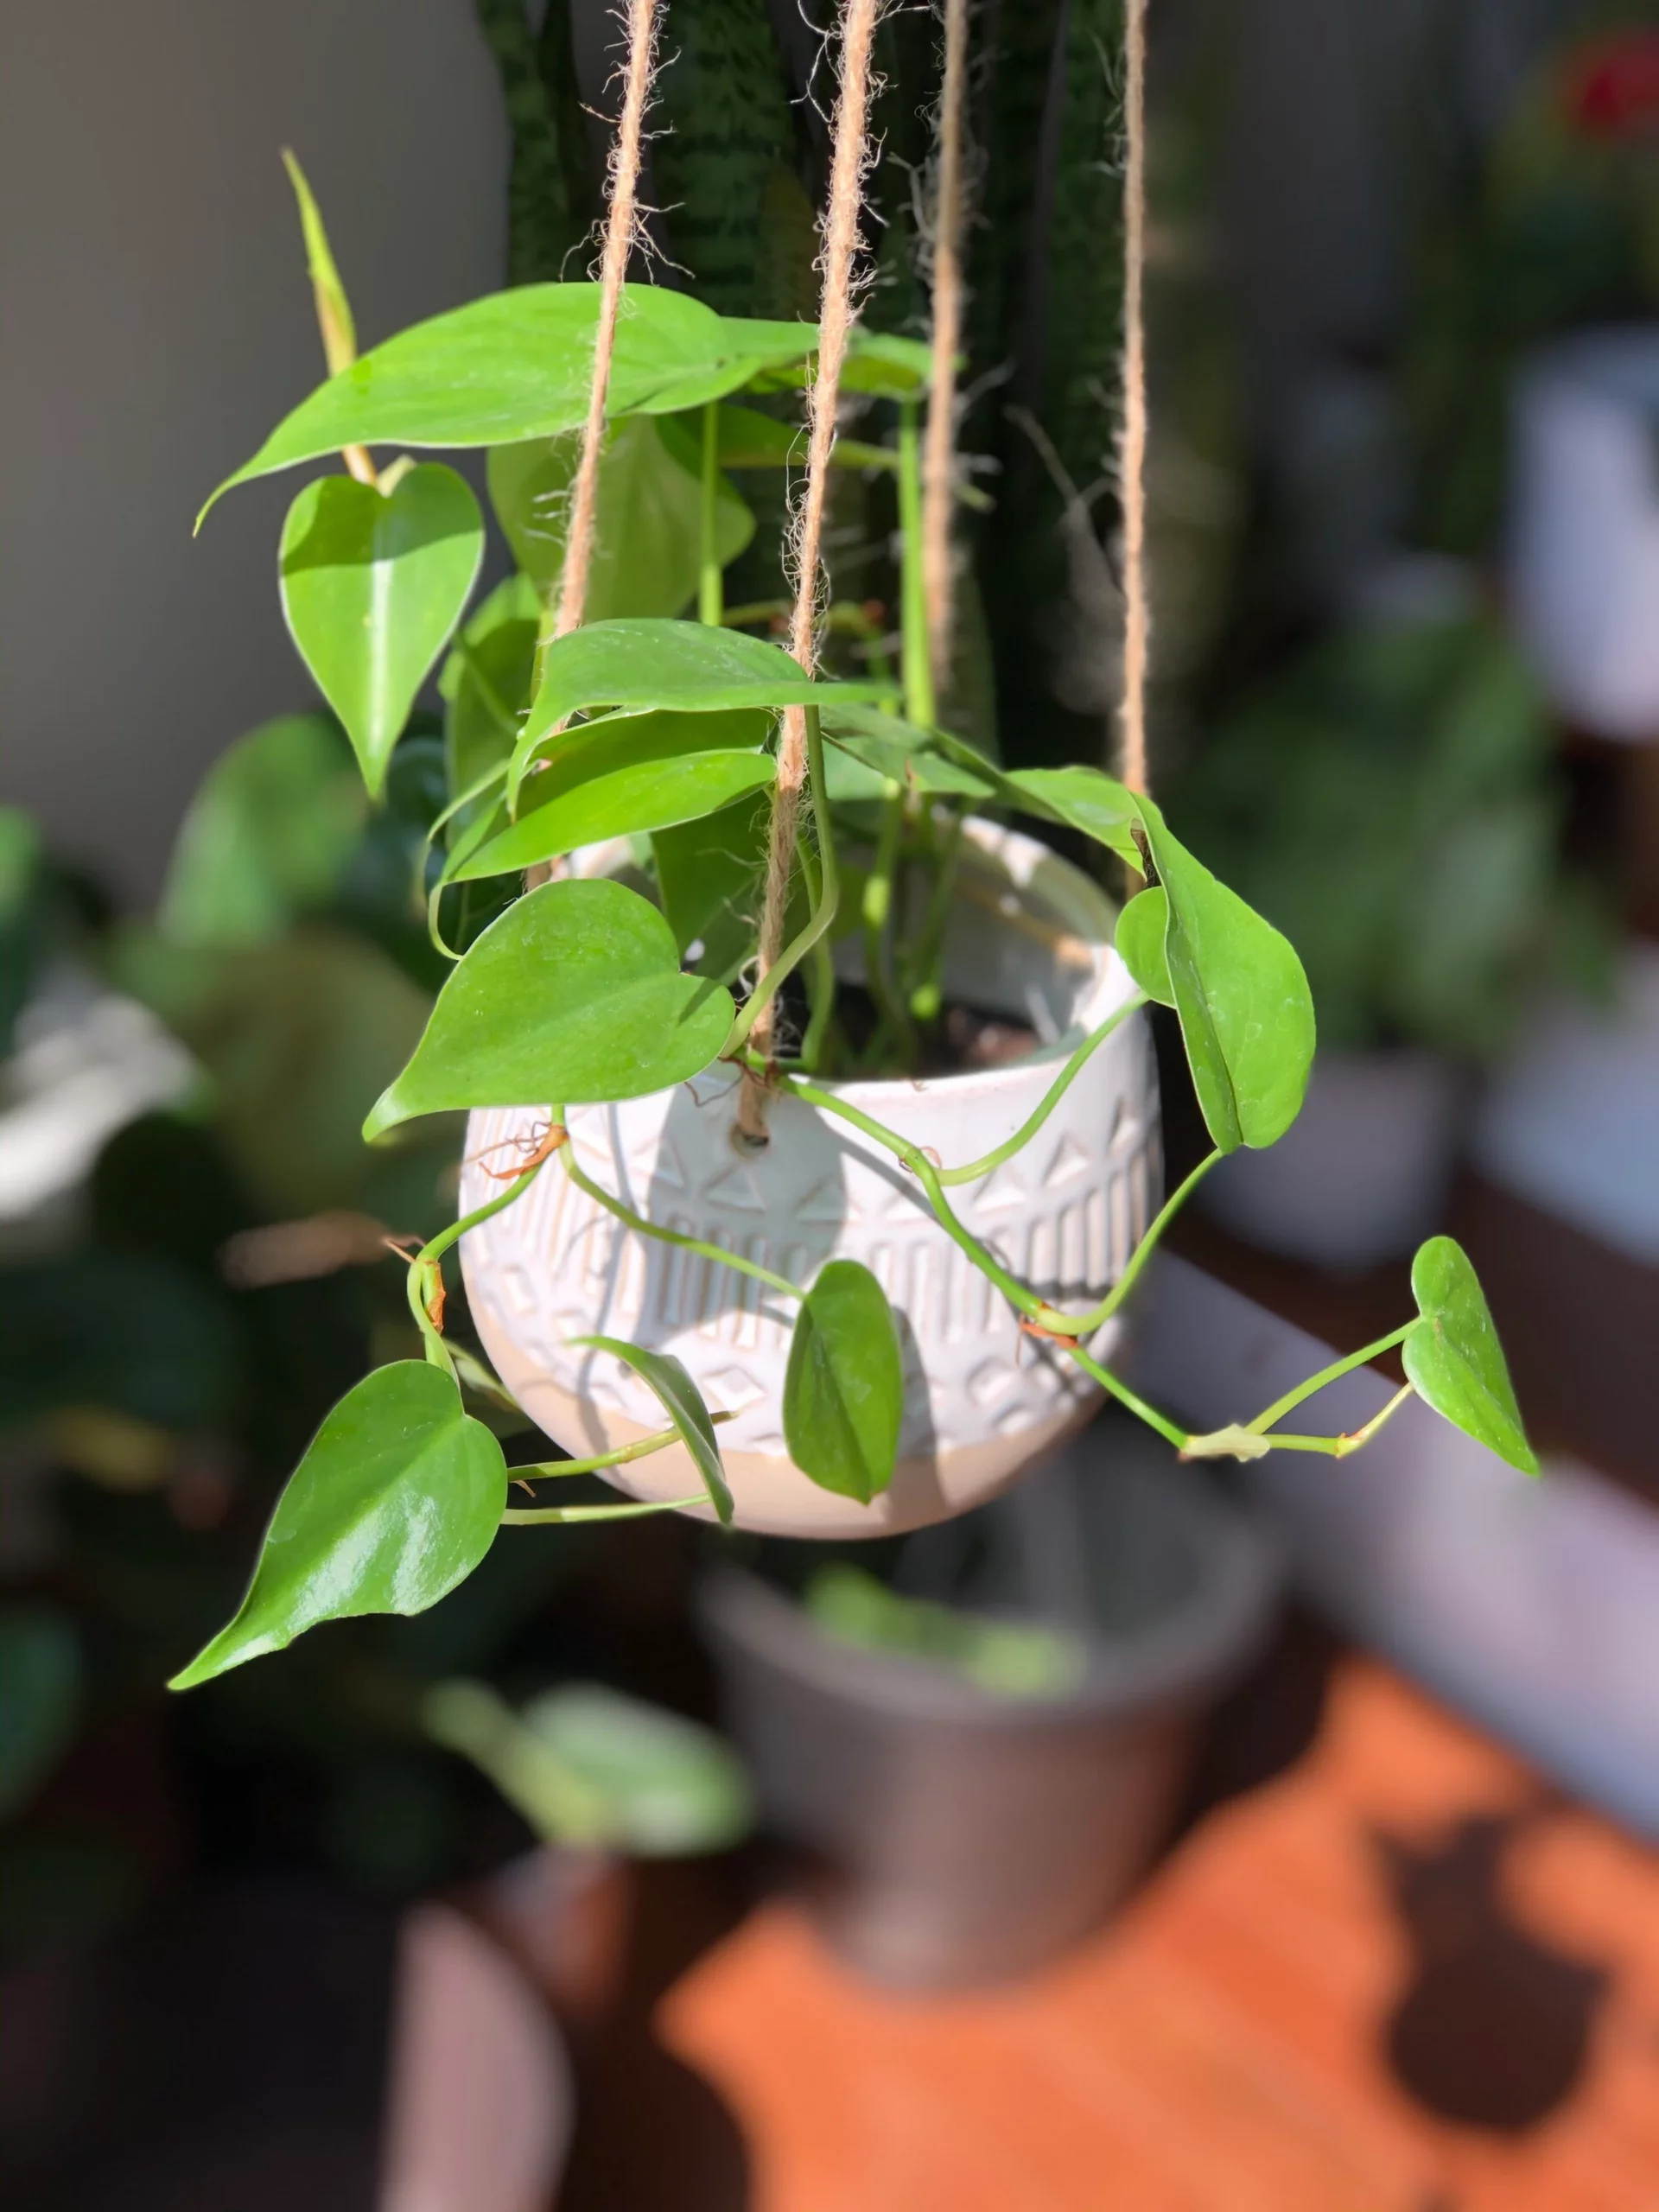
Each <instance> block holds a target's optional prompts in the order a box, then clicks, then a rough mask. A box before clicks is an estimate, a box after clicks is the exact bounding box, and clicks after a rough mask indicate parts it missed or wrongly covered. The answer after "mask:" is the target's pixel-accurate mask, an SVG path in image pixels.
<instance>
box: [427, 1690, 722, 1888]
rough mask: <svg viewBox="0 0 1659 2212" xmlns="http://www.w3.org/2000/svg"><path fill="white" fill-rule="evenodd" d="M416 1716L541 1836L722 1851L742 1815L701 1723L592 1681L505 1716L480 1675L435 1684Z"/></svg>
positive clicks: (640, 1851)
mask: <svg viewBox="0 0 1659 2212" xmlns="http://www.w3.org/2000/svg"><path fill="white" fill-rule="evenodd" d="M421 1719H422V1722H423V1726H424V1727H425V1728H426V1731H427V1732H428V1734H429V1735H430V1736H432V1737H433V1738H435V1740H436V1741H437V1742H438V1743H440V1744H442V1745H445V1746H446V1747H447V1748H448V1750H450V1751H459V1752H460V1753H461V1755H462V1756H463V1757H464V1758H469V1759H471V1760H472V1761H473V1763H474V1765H476V1766H477V1767H479V1768H480V1769H481V1770H482V1771H483V1772H484V1773H485V1774H486V1775H487V1776H488V1777H489V1778H490V1780H491V1781H492V1782H493V1783H494V1784H495V1786H496V1788H497V1789H499V1791H500V1792H501V1794H502V1796H504V1797H505V1798H506V1800H507V1802H509V1803H510V1804H511V1805H512V1806H513V1807H514V1808H515V1809H516V1810H517V1811H518V1812H519V1813H521V1814H523V1815H524V1818H525V1820H527V1821H529V1822H530V1824H531V1827H533V1828H534V1829H535V1830H536V1832H537V1834H538V1835H540V1836H542V1837H543V1839H544V1840H546V1841H548V1842H550V1843H561V1844H564V1845H567V1846H569V1847H575V1848H582V1847H587V1848H588V1849H590V1850H591V1849H594V1848H600V1849H607V1850H613V1851H625V1852H629V1853H633V1854H635V1855H638V1856H648V1855H650V1854H651V1853H663V1854H665V1855H668V1856H671V1857H679V1856H681V1855H683V1854H686V1853H692V1852H698V1851H720V1850H723V1849H724V1848H725V1847H727V1846H728V1844H732V1843H735V1842H736V1841H737V1840H738V1839H739V1838H740V1837H741V1835H742V1834H744V1832H745V1831H746V1829H747V1827H748V1824H749V1821H750V1818H751V1815H752V1810H753V1808H752V1803H751V1799H750V1794H749V1789H748V1784H747V1779H746V1778H745V1776H744V1773H743V1769H742V1767H741V1764H739V1762H738V1760H737V1759H736V1758H735V1757H734V1754H733V1752H732V1751H730V1749H729V1748H728V1746H727V1745H725V1744H724V1743H723V1742H722V1741H721V1738H719V1737H718V1736H716V1735H715V1732H713V1730H712V1729H709V1728H702V1727H699V1726H697V1725H696V1722H695V1721H690V1720H683V1719H680V1718H679V1716H678V1715H677V1714H675V1713H662V1712H659V1711H658V1708H657V1707H654V1706H648V1705H642V1704H640V1703H639V1702H638V1701H637V1700H635V1699H633V1698H629V1697H624V1696H622V1695H621V1694H620V1692H618V1691H615V1690H611V1689H603V1688H600V1687H599V1686H598V1685H597V1684H590V1683H586V1682H570V1683H566V1684H563V1685H562V1686H561V1687H560V1688H558V1689H556V1690H550V1691H548V1692H547V1693H546V1694H544V1695H543V1696H541V1697H538V1698H534V1699H532V1700H531V1702H530V1703H529V1704H528V1705H527V1706H525V1707H524V1710H523V1712H522V1713H514V1712H513V1710H512V1707H510V1706H509V1705H507V1704H506V1702H505V1700H503V1699H502V1698H500V1697H499V1696H498V1695H497V1694H496V1693H495V1692H494V1691H493V1689H491V1688H488V1687H487V1685H486V1684H485V1683H483V1682H468V1681H452V1682H440V1683H438V1684H437V1685H436V1687H435V1688H433V1689H431V1690H429V1692H428V1693H427V1694H426V1696H425V1698H424V1699H423V1700H422V1707H421Z"/></svg>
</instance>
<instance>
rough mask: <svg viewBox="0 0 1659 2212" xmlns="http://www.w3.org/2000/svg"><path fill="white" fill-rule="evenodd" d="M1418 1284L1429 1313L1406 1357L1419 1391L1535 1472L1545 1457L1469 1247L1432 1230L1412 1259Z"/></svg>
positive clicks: (1479, 1439) (1457, 1423)
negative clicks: (1531, 1436)
mask: <svg viewBox="0 0 1659 2212" xmlns="http://www.w3.org/2000/svg"><path fill="white" fill-rule="evenodd" d="M1411 1288H1412V1295H1413V1296H1414V1298H1415V1299H1416V1300H1417V1310H1418V1312H1419V1313H1420V1314H1421V1316H1422V1319H1421V1320H1420V1321H1419V1322H1418V1324H1417V1325H1416V1327H1415V1328H1414V1329H1413V1331H1412V1332H1411V1334H1410V1335H1409V1336H1408V1338H1406V1340H1405V1343H1404V1344H1402V1347H1401V1352H1400V1357H1401V1359H1402V1363H1403V1364H1404V1366H1405V1370H1406V1376H1407V1378H1408V1381H1409V1382H1410V1383H1411V1384H1412V1385H1413V1387H1414V1389H1415V1390H1416V1392H1417V1395H1419V1397H1421V1398H1422V1399H1423V1400H1424V1401H1425V1402H1427V1404H1429V1405H1431V1406H1433V1408H1434V1410H1435V1412H1436V1413H1437V1414H1440V1416H1441V1417H1442V1418H1443V1419H1444V1420H1446V1421H1450V1422H1451V1423H1452V1427H1454V1428H1460V1429H1461V1430H1462V1431H1463V1433H1464V1434H1465V1436H1472V1437H1473V1438H1474V1440H1475V1441H1476V1443H1478V1444H1484V1445H1485V1446H1486V1447H1487V1448H1488V1450H1489V1451H1492V1452H1497V1456H1498V1458H1499V1459H1506V1460H1507V1461H1508V1462H1509V1464H1510V1466H1512V1467H1517V1468H1519V1470H1520V1471H1521V1472H1522V1474H1523V1475H1535V1474H1536V1473H1537V1471H1538V1455H1537V1453H1536V1452H1535V1451H1534V1450H1533V1448H1532V1446H1531V1445H1530V1444H1529V1442H1528V1441H1527V1433H1526V1430H1525V1428H1524V1427H1522V1421H1521V1408H1520V1407H1519V1406H1518V1405H1516V1402H1515V1391H1514V1389H1513V1387H1512V1386H1511V1384H1510V1370H1509V1369H1508V1367H1507V1366H1506V1365H1505V1363H1504V1359H1503V1346H1502V1344H1499V1342H1498V1340H1497V1330H1496V1329H1495V1328H1494V1327H1493V1325H1492V1317H1491V1312H1490V1310H1489V1309H1488V1307H1487V1304H1486V1299H1485V1294H1484V1292H1483V1291H1482V1289H1481V1287H1480V1282H1479V1280H1478V1277H1477V1275H1476V1274H1475V1271H1474V1268H1472V1267H1471V1265H1470V1262H1469V1258H1468V1255H1467V1254H1466V1253H1465V1251H1464V1249H1463V1248H1462V1246H1461V1245H1459V1244H1457V1243H1453V1242H1452V1238H1451V1237H1449V1236H1431V1237H1430V1238H1429V1240H1428V1242H1427V1244H1424V1245H1421V1246H1420V1247H1419V1249H1418V1253H1417V1256H1416V1258H1415V1259H1414V1261H1413V1262H1412V1263H1411Z"/></svg>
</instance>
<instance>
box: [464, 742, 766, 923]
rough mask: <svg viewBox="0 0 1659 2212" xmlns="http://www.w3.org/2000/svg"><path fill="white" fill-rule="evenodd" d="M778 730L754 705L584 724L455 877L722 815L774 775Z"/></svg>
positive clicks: (496, 871)
mask: <svg viewBox="0 0 1659 2212" xmlns="http://www.w3.org/2000/svg"><path fill="white" fill-rule="evenodd" d="M771 734H772V724H771V718H770V716H768V715H765V714H763V713H761V712H760V711H758V710H757V709H753V708H740V709H736V710H735V711H734V712H732V713H729V714H724V715H621V716H615V715H607V716H606V717H605V718H604V719H603V720H601V721H596V722H583V723H581V724H579V725H578V726H577V727H576V728H575V729H571V730H566V731H564V732H563V734H561V736H560V738H559V741H558V749H557V751H556V752H555V753H551V754H550V755H549V756H548V757H547V759H546V760H544V761H543V763H542V764H541V766H539V767H538V769H537V772H536V773H535V774H534V775H533V776H531V778H530V779H529V781H528V782H527V783H526V785H525V786H524V807H523V810H522V811H521V812H520V814H519V816H518V820H517V821H516V822H510V821H508V820H507V819H506V817H505V810H500V811H499V813H498V815H497V817H496V818H495V829H494V834H493V836H489V837H487V838H486V841H485V842H483V844H482V845H481V846H479V847H477V848H475V849H471V850H470V851H469V852H468V853H467V855H466V856H465V857H464V858H463V857H461V854H460V852H459V851H458V852H457V855H456V861H455V863H454V865H453V866H452V868H451V869H450V871H449V873H450V877H451V880H453V881H455V882H461V883H466V882H470V881H473V880H476V879H477V878H479V877H481V876H486V875H504V874H508V873H509V872H510V871H512V869H515V868H530V867H532V866H533V865H534V864H535V862H536V861H544V860H551V859H552V858H553V856H554V855H556V854H559V853H569V852H574V851H575V849H576V848H577V847H578V846H580V845H594V844H598V843H599V842H600V841H601V839H602V838H606V837H625V836H639V835H641V834H643V833H644V832H645V831H648V830H653V829H671V828H672V827H673V826H674V824H675V823H681V822H691V821H695V820H696V818H697V817H699V816H701V815H705V814H713V813H715V811H717V810H719V809H720V808H722V807H725V806H728V805H729V804H731V803H732V802H733V801H734V799H739V798H743V797H745V796H746V795H747V793H749V792H752V791H760V790H762V789H763V788H764V787H765V786H766V785H768V784H770V783H771V782H772V779H773V777H774V776H775V775H776V773H777V765H776V763H775V762H774V761H773V760H772V755H771V754H770V753H767V752H766V751H765V750H764V749H763V748H764V747H765V746H766V740H767V738H768V737H769V736H770V735H771Z"/></svg>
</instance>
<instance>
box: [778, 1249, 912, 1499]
mask: <svg viewBox="0 0 1659 2212" xmlns="http://www.w3.org/2000/svg"><path fill="white" fill-rule="evenodd" d="M904 1409H905V1378H904V1370H903V1364H902V1362H901V1361H900V1358H899V1337H898V1332H897V1331H896V1330H895V1329H894V1327H893V1312H892V1309H891V1307H890V1306H888V1304H887V1299H886V1296H885V1295H884V1294H883V1292H882V1289H881V1286H880V1283H879V1282H877V1281H876V1279H875V1277H874V1275H873V1274H871V1273H870V1271H869V1269H868V1268H866V1267H863V1266H861V1264H860V1263H859V1262H858V1261H856V1260H831V1261H830V1262H829V1265H828V1266H827V1267H826V1268H823V1271H822V1272H821V1273H820V1274H819V1276H818V1279H817V1281H816V1282H815V1283H814V1284H813V1286H812V1287H811V1289H810V1291H809V1292H808V1293H807V1294H806V1297H805V1299H804V1300H803V1301H802V1305H801V1310H800V1313H799V1314H798V1316H797V1318H796V1322H795V1333H794V1335H793V1337H792V1338H791V1340H790V1346H789V1366H788V1369H787V1371H786V1372H785V1376H784V1440H785V1443H786V1444H787V1445H788V1446H789V1456H790V1458H791V1459H793V1461H794V1462H795V1465H797V1466H798V1468H799V1469H800V1471H801V1472H802V1473H803V1474H804V1475H810V1477H811V1478H812V1480H813V1481H814V1482H815V1483H817V1484H818V1485H819V1487H820V1488H821V1489H823V1490H830V1491H836V1492H837V1493H838V1494H839V1495H840V1496H841V1497H855V1498H857V1499H858V1500H859V1501H860V1503H862V1504H865V1505H868V1503H869V1502H870V1500H871V1499H872V1498H873V1497H876V1496H877V1495H878V1494H879V1493H880V1491H884V1490H885V1489H886V1488H887V1484H889V1483H890V1482H891V1481H892V1480H893V1464H894V1461H895V1460H896V1459H897V1457H898V1452H899V1421H900V1420H901V1418H902V1416H903V1414H904Z"/></svg>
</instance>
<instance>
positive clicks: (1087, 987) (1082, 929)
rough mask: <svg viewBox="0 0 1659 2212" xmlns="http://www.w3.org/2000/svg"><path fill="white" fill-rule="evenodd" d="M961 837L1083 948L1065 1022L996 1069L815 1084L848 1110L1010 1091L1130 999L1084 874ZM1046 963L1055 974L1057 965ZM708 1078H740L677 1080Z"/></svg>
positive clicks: (1045, 856) (979, 835)
mask: <svg viewBox="0 0 1659 2212" xmlns="http://www.w3.org/2000/svg"><path fill="white" fill-rule="evenodd" d="M963 835H964V838H965V839H966V840H967V841H968V842H970V843H971V844H973V845H974V846H975V847H976V849H977V851H978V854H979V855H980V857H981V858H982V859H983V860H984V861H987V862H988V863H989V870H992V871H998V872H1000V873H1001V874H1003V875H1005V876H1006V877H1007V880H1008V881H1009V884H1010V886H1011V887H1012V889H1013V892H1014V896H1015V898H1016V899H1018V900H1019V902H1020V906H1021V907H1022V908H1023V909H1025V910H1026V911H1027V912H1037V911H1039V910H1040V909H1042V908H1044V907H1046V908H1047V909H1048V913H1049V918H1052V919H1054V920H1056V921H1059V922H1062V923H1064V924H1065V925H1068V926H1069V928H1070V929H1071V931H1072V933H1073V934H1074V936H1075V938H1076V939H1077V943H1078V944H1080V945H1081V946H1082V947H1083V948H1084V949H1085V950H1087V952H1088V954H1089V964H1088V969H1087V971H1086V974H1087V980H1086V981H1085V980H1084V974H1085V971H1084V969H1083V968H1082V965H1081V963H1078V966H1077V970H1076V971H1075V972H1076V973H1077V978H1078V993H1077V1004H1076V1006H1075V1007H1074V1008H1073V1011H1072V1016H1071V1021H1070V1023H1069V1024H1068V1025H1067V1027H1065V1029H1064V1030H1063V1031H1062V1032H1061V1033H1060V1034H1059V1035H1058V1037H1056V1038H1054V1039H1052V1040H1051V1041H1050V1042H1049V1043H1047V1044H1046V1045H1045V1044H1039V1045H1038V1046H1036V1048H1035V1049H1034V1050H1033V1051H1032V1052H1025V1053H1022V1054H1021V1055H1020V1058H1018V1059H1017V1060H1010V1061H1008V1062H1007V1063H1006V1064H1004V1065H1001V1066H1000V1067H990V1068H958V1069H952V1070H951V1071H950V1072H949V1073H947V1074H944V1075H933V1076H906V1075H894V1076H857V1077H845V1078H842V1079H840V1080H836V1079H834V1078H829V1079H827V1080H825V1081H823V1083H822V1084H821V1085H820V1087H821V1088H822V1089H823V1090H829V1091H832V1092H833V1093H834V1094H835V1096H836V1097H837V1098H845V1099H846V1100H848V1102H849V1103H850V1104H854V1105H861V1106H863V1107H864V1108H865V1109H867V1110H870V1109H873V1108H874V1106H875V1105H877V1104H878V1103H880V1102H881V1101H882V1100H884V1099H887V1098H891V1097H892V1096H893V1095H894V1093H895V1092H902V1093H903V1094H904V1095H906V1096H909V1097H914V1098H930V1097H944V1096H948V1097H951V1098H960V1097H963V1096H989V1095H995V1093H996V1092H997V1091H999V1090H1010V1089H1014V1088H1016V1087H1018V1086H1019V1085H1020V1084H1022V1083H1023V1082H1024V1081H1026V1080H1027V1079H1028V1075H1029V1071H1031V1070H1032V1069H1034V1068H1046V1067H1048V1066H1051V1065H1058V1064H1059V1063H1061V1062H1063V1061H1065V1060H1066V1059H1068V1058H1070V1057H1071V1054H1072V1053H1073V1052H1075V1051H1076V1050H1077V1046H1079V1045H1080V1044H1081V1043H1082V1042H1083V1040H1084V1038H1085V1037H1086V1036H1087V1035H1089V1033H1090V1032H1091V1031H1092V1030H1095V1029H1097V1028H1098V1027H1100V1025H1101V1023H1102V1022H1103V1021H1104V1020H1106V1019H1107V1017H1108V1016H1109V1015H1110V1014H1114V1013H1116V1011H1117V1009H1118V1008H1119V1007H1122V1006H1124V1005H1127V1004H1128V1001H1130V1000H1131V999H1132V998H1134V997H1135V995H1136V994H1137V986H1136V984H1135V979H1134V977H1133V976H1131V975H1130V974H1129V971H1128V969H1127V968H1126V967H1125V966H1124V964H1123V963H1122V960H1121V959H1120V958H1119V957H1118V954H1117V950H1116V946H1115V945H1114V944H1113V943H1112V935H1113V931H1114V930H1115V928H1116V921H1117V915H1118V912H1119V908H1118V906H1117V903H1116V900H1114V899H1112V898H1110V897H1109V894H1108V893H1106V892H1105V891H1103V889H1102V887H1100V885H1099V884H1097V883H1096V881H1095V880H1094V878H1093V877H1092V876H1090V875H1085V874H1084V871H1083V870H1082V869H1081V868H1078V867H1077V865H1076V864H1075V863H1074V862H1073V861H1068V860H1067V859H1065V857H1064V855H1061V854H1059V853H1057V852H1056V851H1055V850H1054V849H1053V847H1052V846H1051V845H1046V844H1045V843H1044V842H1043V841H1042V839H1041V838H1040V837H1032V836H1027V834H1026V832H1025V831H1024V830H1022V829H1010V828H1009V827H1008V826H1007V823H1001V822H994V821H992V820H991V819H990V818H989V817H988V816H985V815H979V814H970V815H969V817H967V819H966V821H965V823H964V824H963ZM1010 863H1012V865H1010ZM634 865H635V862H634V858H633V852H632V847H631V846H630V844H629V843H628V841H627V840H626V838H625V837H613V838H607V840H606V841H605V842H603V843H602V844H596V845H589V846H588V847H587V848H586V849H584V850H583V851H582V853H581V854H580V855H577V859H576V868H577V872H578V874H582V875H585V876H594V875H609V874H616V873H620V871H621V870H622V869H623V868H632V867H633V866H634ZM1039 870H1043V871H1052V872H1053V873H1052V877H1051V880H1048V881H1047V882H1046V883H1045V885H1044V887H1043V889H1044V892H1045V893H1051V894H1063V897H1057V896H1052V895H1051V896H1043V895H1041V894H1039V893H1034V892H1033V888H1032V887H1033V883H1034V881H1035V879H1036V877H1037V875H1038V873H1039ZM988 872H989V871H988ZM1054 965H1055V967H1056V969H1058V966H1059V963H1058V960H1056V961H1055V963H1054ZM710 1077H713V1078H714V1079H715V1081H720V1080H721V1079H726V1080H728V1081H729V1082H730V1083H732V1084H736V1083H737V1082H738V1081H739V1080H740V1079H741V1077H740V1073H739V1071H738V1070H737V1069H736V1068H734V1067H731V1066H729V1065H728V1064H727V1063H725V1062H723V1061H720V1060H715V1061H713V1062H711V1063H710V1065H709V1066H708V1067H706V1068H702V1069H699V1070H698V1071H697V1073H696V1075H693V1076H689V1077H686V1078H685V1081H686V1082H687V1083H690V1084H699V1083H704V1082H707V1081H708V1080H709V1078H710ZM671 1087H677V1086H671ZM650 1095H653V1096H656V1095H660V1094H650ZM501 1103H504V1104H505V1103H508V1102H501ZM622 1103H626V1101H625V1102H622ZM496 1110H499V1107H498V1109H496ZM813 1110H814V1111H815V1112H816V1111H819V1110H821V1109H816V1108H815V1109H813Z"/></svg>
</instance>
